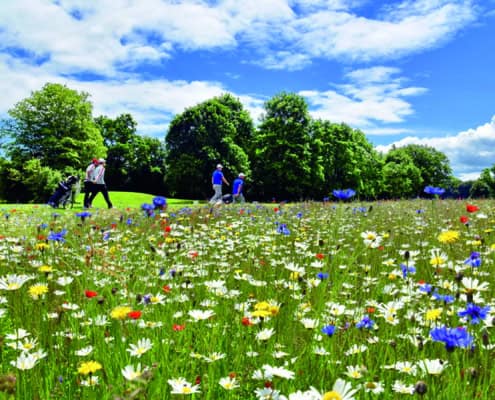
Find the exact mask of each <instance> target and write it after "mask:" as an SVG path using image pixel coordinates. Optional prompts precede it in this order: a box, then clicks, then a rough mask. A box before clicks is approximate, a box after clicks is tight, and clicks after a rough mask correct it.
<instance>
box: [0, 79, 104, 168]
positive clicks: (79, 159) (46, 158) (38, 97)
mask: <svg viewBox="0 0 495 400" xmlns="http://www.w3.org/2000/svg"><path fill="white" fill-rule="evenodd" d="M88 97H89V95H88V94H87V93H79V92H77V91H75V90H72V89H69V88H68V87H66V86H64V85H60V84H57V83H47V84H45V86H43V88H42V89H41V90H38V91H35V92H33V93H32V94H31V96H30V97H28V98H26V99H24V100H22V101H20V102H19V103H17V104H16V105H15V106H14V107H13V108H12V109H11V110H9V115H10V117H11V118H10V119H9V120H7V121H5V123H4V124H3V128H2V136H3V137H4V138H5V139H6V143H5V144H4V147H5V150H6V155H7V156H8V157H9V158H10V159H11V160H12V162H13V164H14V165H17V166H18V167H20V166H21V165H23V164H24V163H25V162H27V161H28V160H31V159H38V160H40V165H41V166H42V167H50V168H51V169H54V170H60V171H63V170H67V169H72V170H79V169H82V168H84V166H85V165H86V163H87V162H88V160H90V159H91V158H92V157H94V156H103V155H104V154H105V147H104V145H103V139H102V137H101V135H100V133H99V131H98V129H97V127H96V126H95V123H94V121H93V117H92V108H93V107H92V104H91V102H90V101H89V100H88Z"/></svg>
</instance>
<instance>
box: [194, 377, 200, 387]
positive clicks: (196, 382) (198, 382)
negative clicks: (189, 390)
mask: <svg viewBox="0 0 495 400" xmlns="http://www.w3.org/2000/svg"><path fill="white" fill-rule="evenodd" d="M200 383H201V376H199V375H198V376H197V377H196V379H195V380H194V384H195V385H199V384H200Z"/></svg>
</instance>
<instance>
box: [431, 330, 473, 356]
mask: <svg viewBox="0 0 495 400" xmlns="http://www.w3.org/2000/svg"><path fill="white" fill-rule="evenodd" d="M430 336H431V338H432V339H433V340H435V341H437V342H444V343H445V349H446V350H447V351H453V350H454V349H455V348H456V347H469V346H471V344H472V343H473V337H472V336H471V335H470V334H469V333H468V331H467V330H466V328H464V327H458V328H447V327H446V326H442V327H440V328H433V329H432V330H431V331H430Z"/></svg>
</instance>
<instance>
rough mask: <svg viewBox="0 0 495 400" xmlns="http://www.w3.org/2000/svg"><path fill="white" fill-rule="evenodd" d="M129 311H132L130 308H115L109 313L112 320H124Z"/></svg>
mask: <svg viewBox="0 0 495 400" xmlns="http://www.w3.org/2000/svg"><path fill="white" fill-rule="evenodd" d="M131 311H132V307H129V306H117V307H115V308H114V309H113V310H112V312H111V313H110V316H111V317H112V318H113V319H126V318H127V314H129V313H130V312H131Z"/></svg>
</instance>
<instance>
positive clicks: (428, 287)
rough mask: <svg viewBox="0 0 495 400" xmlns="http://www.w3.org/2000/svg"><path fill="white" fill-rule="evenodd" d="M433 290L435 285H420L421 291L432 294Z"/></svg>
mask: <svg viewBox="0 0 495 400" xmlns="http://www.w3.org/2000/svg"><path fill="white" fill-rule="evenodd" d="M432 290H433V286H432V285H430V284H429V283H425V284H423V285H420V286H419V291H420V292H425V293H427V294H430V293H431V291H432Z"/></svg>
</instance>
